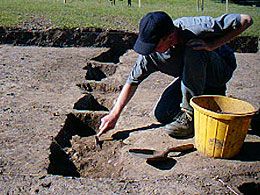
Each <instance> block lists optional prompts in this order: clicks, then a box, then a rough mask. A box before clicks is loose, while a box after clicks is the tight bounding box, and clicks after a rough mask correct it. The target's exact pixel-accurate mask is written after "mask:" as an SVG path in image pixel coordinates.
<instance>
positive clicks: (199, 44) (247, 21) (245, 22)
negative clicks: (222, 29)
mask: <svg viewBox="0 0 260 195" xmlns="http://www.w3.org/2000/svg"><path fill="white" fill-rule="evenodd" d="M252 24H253V19H252V17H251V16H249V15H246V14H240V25H239V26H238V27H237V28H234V29H233V30H231V31H229V32H227V33H225V34H224V35H223V36H221V37H220V38H217V39H215V40H214V41H212V42H209V43H206V42H204V41H203V40H201V39H196V40H194V39H193V40H190V41H189V42H188V43H187V45H189V46H191V47H193V49H195V50H207V51H213V50H215V49H217V48H218V47H220V46H222V45H224V44H225V43H227V42H229V41H231V40H232V39H233V38H234V37H236V36H238V35H239V34H241V33H242V32H244V31H245V30H246V29H247V28H248V27H249V26H251V25H252Z"/></svg>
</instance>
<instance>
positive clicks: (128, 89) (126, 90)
mask: <svg viewBox="0 0 260 195" xmlns="http://www.w3.org/2000/svg"><path fill="white" fill-rule="evenodd" d="M136 89H137V85H131V84H129V83H126V84H125V85H124V87H123V89H122V91H121V93H120V95H119V97H118V99H117V101H116V103H115V105H114V107H113V109H112V110H111V111H110V113H109V114H108V115H106V116H104V117H103V118H102V119H101V125H100V127H99V132H98V134H97V136H100V135H102V134H103V133H105V132H107V131H109V130H111V129H113V128H114V127H115V125H116V122H117V120H118V118H119V116H120V114H121V112H122V110H123V108H124V107H125V106H126V104H127V103H128V102H129V101H130V99H131V98H132V97H133V95H134V93H135V91H136Z"/></svg>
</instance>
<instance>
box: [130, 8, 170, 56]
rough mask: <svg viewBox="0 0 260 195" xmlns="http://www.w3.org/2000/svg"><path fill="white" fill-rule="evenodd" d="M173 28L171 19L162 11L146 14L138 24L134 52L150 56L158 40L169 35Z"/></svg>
mask: <svg viewBox="0 0 260 195" xmlns="http://www.w3.org/2000/svg"><path fill="white" fill-rule="evenodd" d="M173 27H174V25H173V21H172V19H171V17H170V16H169V15H168V14H167V13H165V12H163V11H156V12H150V13H148V14H146V15H145V16H144V17H143V18H142V19H141V21H140V23H139V35H138V38H137V40H136V42H135V45H134V50H135V51H136V52H137V53H139V54H142V55H148V54H151V53H152V52H154V49H155V47H156V45H157V44H158V43H159V41H160V39H161V38H162V37H164V36H165V35H167V34H169V33H170V32H171V30H172V28H173Z"/></svg>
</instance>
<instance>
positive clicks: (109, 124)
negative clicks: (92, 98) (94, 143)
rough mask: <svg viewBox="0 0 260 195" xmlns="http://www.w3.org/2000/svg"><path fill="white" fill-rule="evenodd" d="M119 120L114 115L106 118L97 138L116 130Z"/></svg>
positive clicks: (103, 119)
mask: <svg viewBox="0 0 260 195" xmlns="http://www.w3.org/2000/svg"><path fill="white" fill-rule="evenodd" d="M117 120H118V117H116V116H115V115H113V114H111V113H110V114H108V115H106V116H104V117H103V118H102V119H101V125H100V127H99V132H98V134H97V136H101V135H102V134H103V133H105V132H107V131H109V130H111V129H114V128H115V126H116V122H117Z"/></svg>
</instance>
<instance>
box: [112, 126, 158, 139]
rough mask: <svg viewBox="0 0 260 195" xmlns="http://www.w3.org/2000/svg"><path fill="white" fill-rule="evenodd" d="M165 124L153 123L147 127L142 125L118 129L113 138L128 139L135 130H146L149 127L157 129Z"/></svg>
mask: <svg viewBox="0 0 260 195" xmlns="http://www.w3.org/2000/svg"><path fill="white" fill-rule="evenodd" d="M161 126H163V125H162V124H151V125H148V126H145V127H140V128H136V129H130V130H125V131H118V132H116V133H115V134H113V135H112V138H113V139H114V140H124V139H127V138H128V137H129V135H130V133H132V132H135V131H145V130H149V129H155V128H159V127H161Z"/></svg>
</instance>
